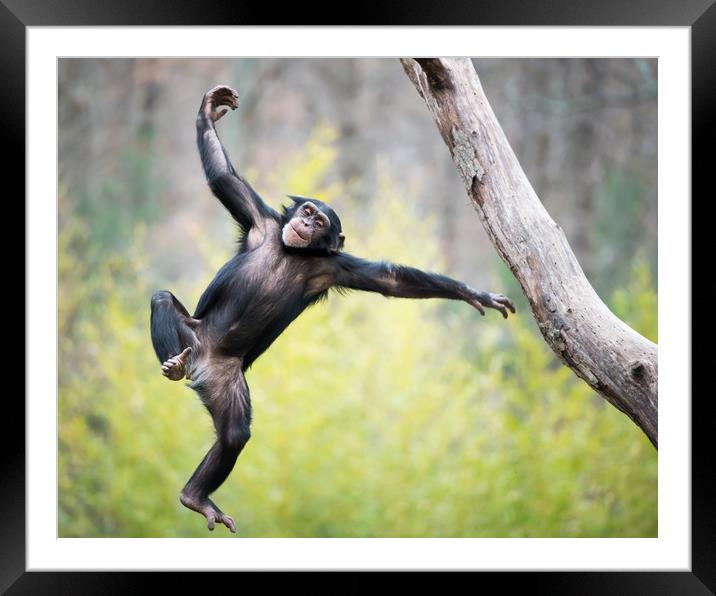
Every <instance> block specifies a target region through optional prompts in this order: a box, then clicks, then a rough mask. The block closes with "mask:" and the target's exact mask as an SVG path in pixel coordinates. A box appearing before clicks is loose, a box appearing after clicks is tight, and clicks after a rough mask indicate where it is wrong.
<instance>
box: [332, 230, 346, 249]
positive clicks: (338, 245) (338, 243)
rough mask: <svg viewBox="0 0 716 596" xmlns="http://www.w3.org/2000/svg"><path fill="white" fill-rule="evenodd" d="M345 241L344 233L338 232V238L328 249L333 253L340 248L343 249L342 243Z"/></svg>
mask: <svg viewBox="0 0 716 596" xmlns="http://www.w3.org/2000/svg"><path fill="white" fill-rule="evenodd" d="M345 241H346V235H345V234H344V233H343V232H340V233H339V234H338V240H337V241H336V243H335V244H334V245H333V246H331V248H330V251H331V252H332V253H333V254H335V253H337V252H340V251H341V250H343V245H344V244H345Z"/></svg>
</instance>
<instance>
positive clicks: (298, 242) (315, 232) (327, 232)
mask: <svg viewBox="0 0 716 596" xmlns="http://www.w3.org/2000/svg"><path fill="white" fill-rule="evenodd" d="M293 200H294V207H293V209H291V210H290V211H288V212H287V213H286V217H285V220H287V221H286V223H285V224H284V226H283V230H282V232H281V239H282V240H283V243H284V245H285V246H287V247H290V248H299V249H300V248H305V249H312V250H319V251H325V252H328V253H335V252H338V251H339V250H340V249H341V248H342V246H343V239H344V236H343V234H342V233H341V223H340V220H339V219H338V216H337V215H336V214H335V212H334V211H333V210H332V209H331V208H330V207H329V206H328V205H326V204H325V203H323V202H321V201H317V200H305V199H301V200H297V199H296V198H294V199H293Z"/></svg>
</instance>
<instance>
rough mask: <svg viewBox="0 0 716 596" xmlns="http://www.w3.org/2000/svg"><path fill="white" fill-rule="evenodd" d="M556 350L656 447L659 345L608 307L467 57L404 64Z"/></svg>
mask: <svg viewBox="0 0 716 596" xmlns="http://www.w3.org/2000/svg"><path fill="white" fill-rule="evenodd" d="M401 62H402V64H403V68H404V70H405V72H406V74H407V75H408V77H409V78H410V80H411V81H412V82H413V84H414V85H415V87H416V89H417V90H418V92H419V93H420V95H421V97H422V98H423V99H424V100H425V103H426V104H427V106H428V108H429V109H430V112H431V113H432V115H433V118H434V119H435V122H436V124H437V126H438V129H439V131H440V134H441V135H442V137H443V140H444V141H445V143H446V145H447V146H448V148H449V150H450V153H451V155H452V158H453V161H454V162H455V166H456V167H457V169H458V171H459V173H460V175H461V177H462V179H463V182H464V183H465V188H466V190H467V193H468V195H469V196H470V198H471V200H472V202H473V204H474V206H475V209H476V210H477V214H478V216H479V217H480V219H481V220H482V223H483V225H484V227H485V229H486V230H487V233H488V235H489V237H490V239H491V241H492V243H493V245H494V246H495V248H496V249H497V252H498V253H499V254H500V256H501V258H502V260H503V261H504V262H505V263H506V264H507V265H508V266H509V267H510V269H511V270H512V273H513V274H514V275H515V277H516V278H517V280H518V281H519V283H520V285H521V286H522V290H523V292H524V293H525V296H526V297H527V300H528V301H529V304H530V307H531V309H532V313H533V315H534V317H535V319H536V320H537V323H538V325H539V328H540V330H541V332H542V335H543V336H544V338H545V340H546V341H547V343H548V344H549V346H550V347H551V348H552V350H554V352H555V353H556V354H557V355H558V356H559V357H560V358H561V359H562V361H563V362H564V363H565V364H566V365H567V366H569V367H570V368H571V369H572V370H573V371H574V372H575V373H576V374H577V376H579V377H580V378H582V379H584V380H585V381H586V382H587V383H588V384H589V385H590V386H591V387H592V388H593V389H594V390H595V391H597V392H598V393H599V394H600V395H601V396H602V397H604V398H605V399H606V400H607V401H608V402H609V403H611V404H612V405H613V406H615V407H616V408H618V409H619V410H621V411H622V412H624V413H625V414H626V415H627V416H629V417H630V418H631V419H632V420H633V421H634V422H635V423H636V424H637V425H638V426H639V427H640V428H641V429H642V430H643V431H644V433H645V434H646V435H647V437H648V438H649V439H650V440H651V442H652V443H653V444H654V446H655V447H656V446H657V445H658V430H657V429H658V422H657V417H658V393H657V391H658V388H657V381H658V362H657V346H656V345H655V344H654V343H652V342H650V341H649V340H647V339H646V338H644V337H642V336H641V335H639V334H638V333H637V332H636V331H634V330H633V329H631V327H629V326H628V325H626V324H625V323H624V322H623V321H621V320H620V319H618V318H617V317H616V316H614V314H613V313H612V312H611V311H610V310H609V309H608V308H607V306H606V305H605V304H604V303H603V302H602V301H601V300H600V298H599V296H598V295H597V293H596V292H595V291H594V289H593V288H592V286H591V285H590V284H589V282H588V281H587V278H586V277H585V275H584V272H583V271H582V268H581V267H580V265H579V263H578V262H577V259H576V257H575V256H574V253H573V252H572V250H571V248H570V246H569V244H568V242H567V239H566V237H565V235H564V233H563V232H562V229H561V228H560V227H559V226H558V225H557V224H556V223H555V222H554V221H553V220H552V218H551V217H550V216H549V214H548V213H547V211H546V210H545V208H544V206H543V205H542V203H541V202H540V200H539V198H538V197H537V195H536V193H535V192H534V190H533V189H532V186H531V185H530V183H529V181H528V180H527V177H526V175H525V173H524V171H523V170H522V168H521V166H520V164H519V162H518V161H517V157H516V156H515V154H514V153H513V151H512V148H511V147H510V144H509V143H508V141H507V138H506V137H505V134H504V132H503V131H502V128H501V127H500V124H499V122H498V121H497V118H496V117H495V115H494V113H493V112H492V108H491V107H490V104H489V102H488V101H487V98H486V97H485V94H484V92H483V90H482V86H481V84H480V81H479V79H478V77H477V73H476V72H475V69H474V67H473V65H472V62H471V61H470V60H469V59H441V58H422V59H421V58H419V59H403V60H401Z"/></svg>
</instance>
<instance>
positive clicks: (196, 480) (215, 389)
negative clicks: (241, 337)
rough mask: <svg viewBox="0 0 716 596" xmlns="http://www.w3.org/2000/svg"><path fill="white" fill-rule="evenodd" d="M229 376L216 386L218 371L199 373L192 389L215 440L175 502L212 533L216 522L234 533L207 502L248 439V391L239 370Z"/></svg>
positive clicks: (231, 524) (226, 519) (224, 517)
mask: <svg viewBox="0 0 716 596" xmlns="http://www.w3.org/2000/svg"><path fill="white" fill-rule="evenodd" d="M221 372H229V371H221ZM232 372H234V373H235V374H234V375H233V378H231V379H230V380H229V381H225V382H222V384H221V385H219V384H217V383H216V380H215V379H213V378H212V376H213V375H217V374H218V371H202V372H201V373H200V378H199V380H198V381H196V382H195V383H194V385H192V387H193V388H194V389H196V390H197V392H198V393H199V395H200V396H201V398H202V401H203V402H204V404H205V405H206V407H207V408H208V409H209V412H210V413H211V416H212V418H213V420H214V427H215V428H216V436H217V437H216V438H217V440H216V443H214V445H213V446H212V448H211V449H210V450H209V452H208V453H207V454H206V456H205V457H204V459H203V460H202V462H201V463H200V464H199V467H198V468H197V469H196V471H195V472H194V474H192V476H191V478H190V479H189V482H187V483H186V486H185V487H184V488H183V490H182V491H181V496H180V498H179V500H180V501H181V503H182V505H184V506H185V507H188V508H189V509H191V510H193V511H196V512H197V513H201V514H202V515H203V516H205V517H206V519H207V526H208V528H209V530H213V529H214V523H215V522H218V523H221V524H224V525H225V526H226V527H227V528H229V530H231V531H232V532H236V525H235V523H234V520H233V518H231V517H230V516H228V515H226V514H225V513H224V512H223V511H221V509H219V508H218V507H217V506H216V504H215V503H214V502H213V501H212V500H211V499H210V498H209V495H210V494H211V493H213V492H214V491H215V490H216V489H217V488H219V487H220V486H221V485H222V484H223V482H224V480H226V478H227V476H228V475H229V474H230V473H231V470H233V468H234V464H235V463H236V459H237V458H238V457H239V454H240V453H241V451H242V450H243V448H244V446H245V445H246V443H247V442H248V440H249V439H250V438H251V432H250V425H251V401H250V398H249V388H248V386H247V385H246V379H245V378H244V374H243V372H241V369H240V367H237V368H236V369H235V371H232ZM205 375H206V376H205Z"/></svg>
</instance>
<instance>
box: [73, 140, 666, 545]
mask: <svg viewBox="0 0 716 596" xmlns="http://www.w3.org/2000/svg"><path fill="white" fill-rule="evenodd" d="M330 141H331V133H330V131H328V130H327V129H326V130H323V131H319V133H318V134H317V135H316V136H315V137H314V138H313V139H312V141H311V146H310V147H309V150H308V151H307V152H306V156H307V157H306V159H305V160H300V159H297V160H296V161H295V162H293V163H292V164H291V168H290V172H289V174H288V178H287V179H288V180H290V185H289V186H287V187H290V188H292V189H294V188H295V189H296V192H300V193H303V194H306V195H309V196H317V197H318V198H324V197H325V198H326V199H329V200H330V197H331V196H338V194H333V193H339V192H340V189H337V188H335V187H332V188H330V191H331V194H324V193H327V189H329V187H328V186H327V185H326V184H325V182H324V181H325V179H326V177H327V174H328V171H329V169H330V167H331V164H332V163H333V160H334V158H335V154H334V151H333V150H332V148H331V144H330ZM382 188H383V191H382V193H381V202H380V210H377V209H373V210H372V212H371V213H370V214H369V217H368V218H367V219H369V221H363V220H361V223H360V224H358V223H356V222H358V213H357V207H356V206H346V207H345V208H344V209H343V213H342V219H343V221H344V223H345V227H346V230H345V231H346V234H347V236H348V243H347V248H348V250H349V251H351V252H355V253H356V254H361V255H365V256H367V257H370V258H382V257H390V258H391V260H394V261H397V262H404V263H410V264H412V265H415V266H418V267H422V268H426V269H429V270H444V266H443V263H442V262H441V258H440V254H439V251H438V248H437V243H436V240H435V238H436V233H435V230H436V222H435V221H434V220H433V219H432V218H431V217H424V216H421V215H419V214H417V213H415V212H414V211H413V210H412V207H411V205H410V204H408V203H406V202H404V201H403V200H401V199H399V198H398V197H399V196H401V195H403V194H404V193H401V192H399V190H398V189H396V188H394V187H393V184H392V183H391V182H390V180H388V179H384V180H383V184H382ZM68 201H69V198H67V197H62V198H61V205H62V206H63V208H64V209H67V208H68ZM352 211H353V212H352ZM66 215H67V213H65V216H66ZM362 215H364V214H362ZM63 219H64V220H65V222H66V224H65V225H64V226H63V227H62V229H61V232H60V265H59V266H60V445H59V453H60V470H59V498H60V527H59V535H60V536H63V537H67V536H113V537H115V536H201V537H205V536H226V535H227V533H225V532H222V531H221V529H219V530H218V531H216V532H215V533H214V534H209V533H208V532H207V531H206V528H205V525H204V523H203V521H202V519H201V518H200V517H199V516H197V515H196V514H194V513H191V512H189V511H188V510H186V509H184V508H183V507H181V505H180V504H179V501H178V494H179V490H180V489H181V487H182V486H183V485H184V483H185V481H186V480H187V478H188V477H189V475H190V474H191V472H192V471H193V470H194V468H195V467H196V465H197V464H198V463H199V461H200V460H201V458H202V457H203V455H204V453H205V452H206V450H207V449H208V448H209V447H210V445H211V443H212V442H213V432H212V429H211V423H210V419H209V417H208V415H207V414H206V412H204V411H203V408H202V407H201V405H200V404H199V401H198V399H196V397H195V395H194V393H193V392H192V391H191V390H190V389H188V388H186V387H184V386H183V385H182V384H179V383H171V382H168V381H167V380H166V379H164V378H163V377H162V376H161V374H160V373H159V365H158V363H157V361H156V358H155V356H154V354H153V351H152V347H151V342H150V339H149V297H150V295H151V293H152V290H154V289H156V288H154V287H152V286H153V280H154V279H156V277H157V272H153V271H151V270H150V269H149V268H148V265H147V262H146V260H145V257H144V250H143V247H144V244H145V238H144V232H143V228H142V227H141V226H138V227H136V228H135V230H134V232H133V236H132V237H131V238H129V239H128V241H127V242H126V243H125V245H126V246H127V247H131V248H129V250H128V251H125V252H124V253H123V254H122V255H118V256H116V257H114V258H113V259H110V262H108V263H107V264H106V265H105V266H104V267H102V268H101V269H96V270H89V269H88V267H87V265H86V264H85V263H84V262H83V259H82V254H83V249H84V247H85V245H86V243H87V236H88V234H87V228H88V224H87V223H86V222H84V221H83V220H81V219H79V218H78V217H64V218H63ZM363 219H366V218H363ZM351 223H353V225H354V226H358V225H360V226H361V227H360V229H357V228H352V227H351ZM476 225H477V223H476ZM364 226H365V227H364ZM359 232H360V233H359ZM197 240H199V239H197ZM201 242H202V244H201V245H200V246H199V250H201V251H202V252H203V253H206V254H207V256H209V255H211V261H212V262H211V263H209V262H207V277H208V276H209V275H210V274H211V273H212V272H213V270H214V268H215V267H216V266H218V265H220V264H221V263H220V261H221V258H217V255H223V256H226V255H227V254H228V250H229V249H230V246H231V239H229V238H226V239H225V242H223V243H221V244H220V245H219V243H217V242H216V241H215V240H212V239H210V238H206V237H204V238H202V239H201ZM207 261H209V259H207ZM639 267H641V268H638V269H637V275H635V276H634V278H633V279H634V285H633V286H631V287H629V288H627V289H626V290H624V291H621V292H619V293H617V295H616V296H615V299H614V308H615V310H616V311H617V312H619V313H620V316H623V317H624V318H625V319H627V320H628V321H629V322H631V323H632V324H634V325H636V326H637V328H639V329H640V331H641V332H642V333H644V334H646V335H647V336H649V337H653V338H655V336H656V296H655V294H654V292H653V290H652V289H651V285H650V282H649V279H648V268H647V269H644V268H643V266H639ZM200 290H201V288H200V287H197V288H195V289H192V290H191V292H190V294H192V295H198V293H199V291H200ZM180 297H181V296H180ZM187 302H189V301H188V300H187ZM456 306H458V307H460V308H451V309H445V308H444V303H442V302H439V301H433V300H424V301H417V300H416V301H408V300H397V299H385V298H383V297H381V296H377V295H371V294H361V293H354V294H352V295H351V296H348V297H340V296H338V295H332V296H331V298H330V299H329V300H328V302H326V303H322V304H319V305H316V306H314V307H312V308H311V309H309V311H307V312H306V313H305V314H304V315H303V316H302V317H300V318H299V319H298V320H297V321H296V322H295V323H293V324H292V325H291V327H289V329H288V330H287V331H286V333H285V334H284V335H282V336H281V337H280V338H279V339H278V340H277V341H276V343H275V344H274V345H273V346H272V347H271V349H270V350H269V352H268V353H267V354H266V355H265V356H264V357H263V358H261V359H260V360H259V361H258V362H257V363H256V364H255V365H254V367H253V368H252V369H251V370H250V371H249V372H248V375H247V376H248V380H249V384H250V386H251V391H252V401H253V404H254V411H255V417H254V425H253V438H252V440H251V441H250V443H249V444H248V446H247V447H246V449H245V451H244V453H243V454H242V456H241V457H240V459H239V462H238V464H237V467H236V469H235V470H234V472H233V474H232V475H231V476H230V477H229V479H228V480H227V482H226V483H225V484H224V486H222V487H221V488H220V489H219V491H217V493H216V495H215V498H216V501H217V503H218V504H219V505H220V506H221V507H222V508H223V509H224V510H225V511H227V512H228V513H230V514H232V515H234V516H235V518H236V520H237V523H238V530H239V535H242V536H253V537H260V536H263V537H269V536H270V537H278V536H302V537H322V536H358V537H361V536H363V537H369V536H376V537H383V536H385V537H389V536H411V537H419V536H436V537H439V536H475V537H507V536H525V537H527V536H535V537H536V536H541V537H548V536H562V537H579V536H655V535H656V533H657V454H656V452H655V451H654V449H653V448H652V447H651V445H650V444H649V442H648V440H647V439H646V438H645V437H644V435H643V434H642V433H641V431H639V430H638V429H637V428H636V427H635V426H634V425H633V424H632V423H631V422H630V421H629V420H628V419H627V418H626V417H625V416H623V415H622V414H621V413H620V412H618V411H617V410H616V409H614V408H612V407H611V406H609V405H607V404H606V403H605V402H604V401H603V400H601V399H600V398H599V397H597V396H595V395H594V394H593V393H592V392H591V390H590V389H589V388H588V387H587V386H586V385H585V384H584V383H583V382H581V381H580V380H579V379H578V378H577V377H575V376H574V375H573V374H572V372H571V371H570V370H569V369H567V368H565V367H563V366H560V365H559V364H557V363H556V362H555V358H554V357H553V355H552V353H551V351H550V350H549V348H548V347H547V346H546V344H545V343H544V341H543V340H542V338H541V336H540V335H539V333H538V332H537V331H536V329H535V325H534V323H533V321H532V319H531V317H530V315H529V313H528V311H527V310H526V309H523V310H522V311H521V312H519V313H518V315H517V316H515V317H511V318H510V319H509V320H507V321H503V320H502V319H501V318H500V317H499V316H498V315H497V314H496V313H494V312H490V313H488V316H487V317H485V318H482V317H480V316H479V315H478V314H477V312H476V311H474V310H472V309H470V308H469V307H468V306H467V305H456Z"/></svg>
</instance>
